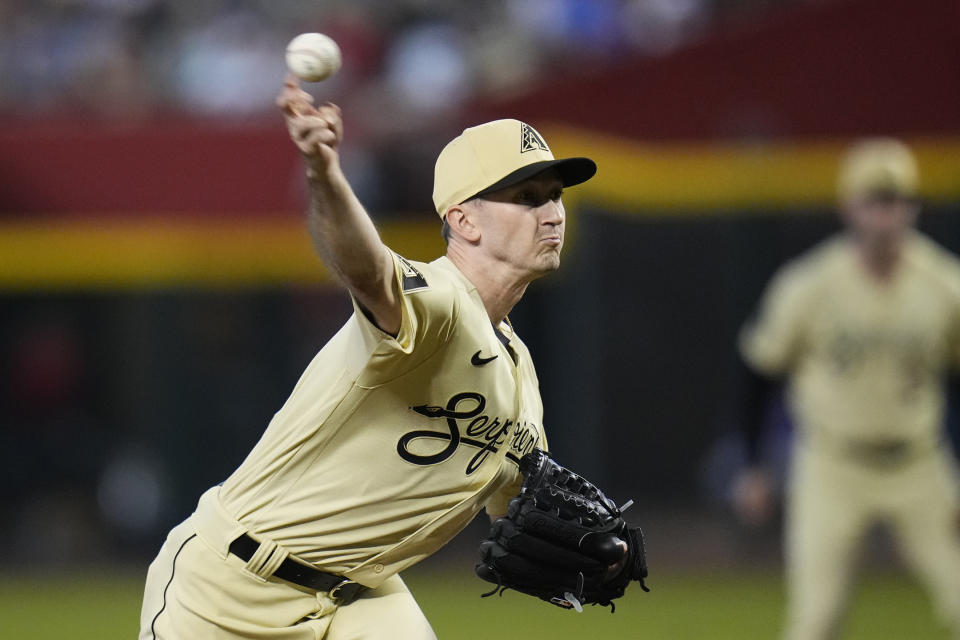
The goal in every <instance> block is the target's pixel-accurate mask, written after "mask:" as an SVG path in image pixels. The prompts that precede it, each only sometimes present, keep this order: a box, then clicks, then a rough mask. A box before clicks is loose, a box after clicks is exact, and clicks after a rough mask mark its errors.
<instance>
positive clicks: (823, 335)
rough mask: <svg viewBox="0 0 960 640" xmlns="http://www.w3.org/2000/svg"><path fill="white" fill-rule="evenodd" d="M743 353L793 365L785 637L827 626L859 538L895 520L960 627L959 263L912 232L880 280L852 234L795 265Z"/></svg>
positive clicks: (749, 332) (748, 333) (768, 300)
mask: <svg viewBox="0 0 960 640" xmlns="http://www.w3.org/2000/svg"><path fill="white" fill-rule="evenodd" d="M740 346H741V352H742V354H743V356H744V358H745V360H746V361H747V362H748V363H749V364H750V365H751V366H752V367H753V368H755V369H756V370H757V371H759V372H761V373H764V374H768V375H772V376H780V375H786V376H789V399H790V404H791V409H792V413H793V416H794V418H795V422H796V423H797V427H798V434H797V438H796V442H795V444H794V447H795V454H794V460H793V468H792V469H791V476H790V482H789V493H788V512H787V540H786V553H787V570H788V579H789V589H790V594H789V595H790V598H789V600H790V611H789V614H788V622H787V632H786V637H787V638H788V639H790V640H795V639H800V638H827V637H832V636H831V634H832V633H833V630H834V629H835V627H836V626H837V624H838V621H839V619H840V617H841V615H842V612H843V609H844V607H845V604H846V596H847V591H848V588H849V586H850V581H851V573H852V564H853V562H854V560H855V552H856V550H857V546H858V542H859V541H860V540H861V539H862V536H863V534H864V533H865V532H866V530H867V528H868V527H869V526H870V525H871V524H872V523H874V522H876V521H884V522H886V523H887V524H889V526H890V527H891V529H892V532H893V534H894V537H895V539H896V540H897V542H898V543H899V545H900V547H901V549H902V551H903V554H904V557H905V559H906V560H907V561H908V563H909V564H910V565H911V567H912V568H913V569H915V570H916V572H917V573H918V575H919V576H920V577H921V578H922V580H923V582H924V584H925V585H926V586H927V587H928V588H929V589H930V591H931V593H932V594H933V596H934V598H935V601H936V604H937V607H938V609H939V611H940V612H941V614H942V615H943V616H944V617H945V618H946V619H948V620H950V622H951V623H952V624H953V625H954V628H955V629H956V633H960V524H958V519H957V517H958V514H960V500H958V488H960V484H958V478H957V472H956V461H955V459H954V458H953V456H952V454H951V453H950V447H949V445H948V444H946V443H945V441H944V437H945V434H944V430H943V422H944V405H945V398H944V391H943V383H944V373H945V371H946V370H947V369H948V368H960V263H958V262H957V260H956V259H955V258H953V257H952V256H951V255H949V254H948V253H947V252H946V251H945V250H943V249H941V248H940V247H938V246H937V245H935V244H934V243H933V242H932V241H930V240H928V239H926V238H925V237H923V236H921V235H920V234H918V233H911V235H910V236H909V237H908V239H907V241H906V242H905V244H904V247H903V253H902V256H901V258H900V262H899V263H898V265H897V267H896V270H895V272H894V273H893V275H892V276H891V278H890V280H889V281H888V282H882V283H881V282H877V281H875V280H873V279H871V277H870V276H869V275H868V273H867V271H866V269H865V268H864V267H863V266H862V265H861V264H860V262H859V258H858V256H857V254H856V252H855V250H854V247H853V246H852V243H851V241H850V240H849V239H848V238H846V237H845V236H841V237H837V238H833V239H830V240H828V241H826V242H824V243H823V244H822V245H821V246H819V247H817V248H815V249H814V250H812V251H811V252H810V253H808V254H807V255H805V256H802V257H801V258H800V259H798V260H796V261H794V262H793V263H791V264H789V265H787V266H786V267H784V268H783V269H782V270H781V271H780V272H779V273H778V275H777V276H776V277H775V279H774V280H773V282H772V284H771V286H770V288H769V290H768V292H767V293H766V295H765V297H764V300H763V303H762V305H761V309H760V314H759V315H758V317H757V318H756V320H755V322H754V323H752V324H750V325H748V326H747V327H746V328H745V330H744V332H743V333H742V335H741V345H740Z"/></svg>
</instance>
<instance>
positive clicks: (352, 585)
mask: <svg viewBox="0 0 960 640" xmlns="http://www.w3.org/2000/svg"><path fill="white" fill-rule="evenodd" d="M259 547H260V543H259V542H257V541H256V540H254V539H253V538H251V537H250V536H249V535H247V534H246V533H245V534H243V535H242V536H240V537H239V538H237V539H236V540H234V541H233V542H231V543H230V553H232V554H233V555H235V556H237V557H238V558H240V559H241V560H243V561H244V562H250V558H252V557H253V554H254V553H256V551H257V549H258V548H259ZM273 576H274V577H276V578H280V579H281V580H286V581H287V582H292V583H293V584H297V585H300V586H301V587H306V588H307V589H313V590H314V591H325V592H327V595H328V596H330V598H331V599H332V600H334V601H335V602H336V603H337V604H339V605H346V604H350V603H351V602H353V601H354V600H356V599H357V596H359V595H360V594H361V593H362V592H363V591H364V590H365V589H366V587H365V586H363V585H362V584H359V583H357V582H353V581H352V580H348V579H347V578H344V577H343V576H338V575H336V574H333V573H327V572H326V571H320V570H319V569H315V568H313V567H310V566H307V565H305V564H303V563H301V562H297V561H296V560H293V559H291V558H284V560H283V562H281V563H280V566H279V567H277V569H276V570H275V571H274V572H273Z"/></svg>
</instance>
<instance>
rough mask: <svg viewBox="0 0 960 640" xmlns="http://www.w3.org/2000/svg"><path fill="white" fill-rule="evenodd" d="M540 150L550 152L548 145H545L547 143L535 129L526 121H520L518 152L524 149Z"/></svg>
mask: <svg viewBox="0 0 960 640" xmlns="http://www.w3.org/2000/svg"><path fill="white" fill-rule="evenodd" d="M537 149H539V150H540V151H546V152H547V153H549V152H550V147H548V146H547V143H546V142H545V141H544V140H543V138H542V137H541V136H540V134H539V133H537V130H536V129H534V128H533V127H531V126H530V125H528V124H527V123H525V122H524V123H521V126H520V153H524V152H525V151H536V150H537Z"/></svg>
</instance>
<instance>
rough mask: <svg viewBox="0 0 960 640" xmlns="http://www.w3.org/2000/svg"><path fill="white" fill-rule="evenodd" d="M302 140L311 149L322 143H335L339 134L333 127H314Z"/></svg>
mask: <svg viewBox="0 0 960 640" xmlns="http://www.w3.org/2000/svg"><path fill="white" fill-rule="evenodd" d="M301 142H303V143H304V144H306V145H307V147H308V148H311V149H312V148H315V147H316V146H317V145H320V144H324V145H335V144H336V142H337V135H336V134H335V133H334V132H333V130H331V129H313V130H312V131H310V132H309V133H308V134H307V135H305V136H304V137H303V138H302V139H301Z"/></svg>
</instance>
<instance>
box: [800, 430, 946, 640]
mask: <svg viewBox="0 0 960 640" xmlns="http://www.w3.org/2000/svg"><path fill="white" fill-rule="evenodd" d="M947 449H948V447H946V448H943V449H941V450H935V451H931V452H929V453H928V454H924V455H920V456H917V457H915V458H912V459H910V460H908V461H904V462H903V463H901V464H898V465H897V466H895V467H883V466H871V465H868V464H864V463H863V462H862V461H855V460H851V459H849V458H847V457H844V456H843V455H842V454H840V453H838V452H835V451H824V450H819V449H815V448H813V447H812V446H811V445H808V444H801V443H798V444H797V451H796V453H795V457H794V460H793V468H792V469H791V476H790V483H789V493H788V504H787V522H786V540H785V552H786V568H787V591H788V593H787V595H788V612H787V621H786V629H785V632H784V638H785V640H827V639H832V638H836V637H838V634H839V628H840V625H841V622H842V618H843V616H844V613H845V612H846V609H847V604H848V596H849V593H850V590H851V585H852V582H853V573H854V569H855V565H856V561H857V556H858V551H859V547H860V545H861V542H862V541H863V537H864V534H865V533H866V532H867V531H868V529H869V528H870V527H871V526H872V525H873V524H875V523H883V524H885V525H887V526H888V528H889V531H890V532H891V534H892V536H893V539H894V540H895V541H896V543H897V546H898V548H899V550H900V552H901V554H902V556H903V558H904V560H905V561H906V563H907V565H908V566H909V567H910V568H911V569H912V570H913V571H914V572H915V574H916V575H917V577H918V578H919V579H920V581H921V583H922V584H923V585H924V586H925V587H926V589H927V590H928V592H929V593H930V595H931V596H932V598H933V601H934V606H935V609H936V611H937V612H938V613H939V615H940V617H941V618H942V619H943V621H944V623H945V624H947V625H950V626H951V627H952V628H953V632H954V634H955V637H957V638H958V639H960V502H958V489H960V485H958V478H957V473H956V462H955V461H954V459H953V457H952V454H951V453H950V452H949V451H948V450H947Z"/></svg>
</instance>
